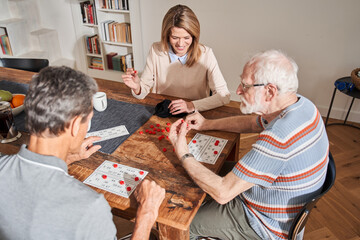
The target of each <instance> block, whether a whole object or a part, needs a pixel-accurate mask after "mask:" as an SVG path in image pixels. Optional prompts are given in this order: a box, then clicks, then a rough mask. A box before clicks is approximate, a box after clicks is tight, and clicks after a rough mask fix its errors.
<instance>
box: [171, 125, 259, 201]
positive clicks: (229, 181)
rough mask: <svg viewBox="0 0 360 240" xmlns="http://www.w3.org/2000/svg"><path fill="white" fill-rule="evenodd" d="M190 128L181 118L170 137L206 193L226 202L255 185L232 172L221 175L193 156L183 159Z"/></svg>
mask: <svg viewBox="0 0 360 240" xmlns="http://www.w3.org/2000/svg"><path fill="white" fill-rule="evenodd" d="M189 130H190V128H189V127H188V125H187V123H186V122H182V120H181V119H179V120H178V121H176V122H175V123H174V124H173V125H172V126H171V128H170V134H169V138H170V141H171V143H172V144H173V146H174V148H175V152H176V155H177V156H178V158H179V159H180V161H182V165H183V167H184V168H185V170H186V171H187V173H188V174H189V176H190V177H191V178H192V179H193V180H194V182H195V183H196V184H197V185H198V186H199V187H200V188H201V189H202V190H203V191H205V192H206V193H208V194H210V196H211V197H212V198H214V199H215V200H216V201H217V202H218V203H220V204H225V203H227V202H229V201H230V200H232V199H233V198H234V197H235V196H237V195H238V194H239V193H242V192H244V191H246V190H248V189H249V188H251V187H253V186H254V184H253V183H249V182H246V181H244V180H242V179H240V178H239V177H237V176H236V175H235V174H234V173H232V172H230V173H228V174H227V175H226V176H225V177H220V176H218V175H216V174H215V173H213V172H212V171H210V170H209V169H208V168H206V167H205V166H203V165H202V164H201V163H199V162H198V161H196V159H195V158H193V157H187V158H185V159H181V158H182V156H184V155H185V154H186V153H189V148H188V145H187V143H186V134H187V132H188V131H189Z"/></svg>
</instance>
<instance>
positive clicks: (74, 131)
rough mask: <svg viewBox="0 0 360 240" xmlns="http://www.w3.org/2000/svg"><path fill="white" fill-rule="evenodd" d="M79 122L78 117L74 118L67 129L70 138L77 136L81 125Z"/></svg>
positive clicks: (79, 118)
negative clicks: (68, 129)
mask: <svg viewBox="0 0 360 240" xmlns="http://www.w3.org/2000/svg"><path fill="white" fill-rule="evenodd" d="M81 120H82V118H81V117H80V116H76V117H74V118H73V119H72V120H71V122H70V126H69V128H70V134H71V136H72V137H76V136H77V135H78V133H79V130H80V125H81Z"/></svg>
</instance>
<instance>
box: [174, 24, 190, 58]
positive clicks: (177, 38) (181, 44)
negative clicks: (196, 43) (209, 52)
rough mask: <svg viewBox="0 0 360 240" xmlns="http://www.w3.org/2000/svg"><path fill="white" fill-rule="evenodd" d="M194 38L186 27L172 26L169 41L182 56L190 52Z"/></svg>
mask: <svg viewBox="0 0 360 240" xmlns="http://www.w3.org/2000/svg"><path fill="white" fill-rule="evenodd" d="M192 40H193V38H192V36H191V35H190V33H188V32H187V31H186V30H185V29H183V28H178V27H173V28H171V33H170V36H169V42H170V45H171V47H172V49H173V51H174V53H175V54H176V55H177V56H179V57H182V56H184V55H185V54H186V53H187V52H188V50H189V47H190V46H191V43H192Z"/></svg>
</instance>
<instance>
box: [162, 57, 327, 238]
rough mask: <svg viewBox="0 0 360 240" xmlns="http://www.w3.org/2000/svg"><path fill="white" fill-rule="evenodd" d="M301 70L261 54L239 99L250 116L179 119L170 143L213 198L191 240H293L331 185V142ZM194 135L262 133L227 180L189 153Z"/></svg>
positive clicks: (247, 71) (244, 77)
mask: <svg viewBox="0 0 360 240" xmlns="http://www.w3.org/2000/svg"><path fill="white" fill-rule="evenodd" d="M297 71H298V66H297V65H296V63H295V62H294V61H293V60H292V59H291V58H289V57H287V56H286V55H285V54H284V53H282V52H280V51H276V50H270V51H266V52H264V53H259V54H257V55H255V56H253V57H252V58H251V59H250V61H248V62H247V63H246V64H245V66H244V69H243V73H242V74H241V77H240V78H241V79H240V85H239V87H238V89H237V94H238V95H239V96H240V100H241V103H240V110H241V112H242V113H243V114H252V113H255V114H252V115H240V116H236V117H229V118H222V119H212V120H210V119H205V118H204V117H203V116H202V115H201V114H199V113H195V114H192V115H190V116H188V117H187V118H186V119H185V121H183V120H181V119H179V120H178V121H177V122H175V123H174V124H173V125H172V127H171V130H170V136H169V138H170V140H171V142H172V144H173V146H174V148H175V152H176V154H177V156H178V158H179V159H180V161H181V162H182V165H183V167H184V168H185V169H186V171H187V173H188V174H189V176H190V177H191V178H192V179H193V180H194V182H195V183H196V184H197V185H198V186H199V187H200V188H201V189H202V190H204V191H205V192H206V193H207V194H209V195H210V196H211V198H212V199H211V200H209V201H206V202H205V203H204V204H203V205H202V206H201V207H200V209H199V211H198V213H197V215H196V216H195V218H194V220H193V222H192V223H191V226H190V239H197V237H198V236H209V237H218V238H221V239H287V237H288V232H289V229H290V226H291V223H292V221H293V219H294V217H295V216H296V214H297V213H298V211H299V210H300V209H301V208H302V207H303V206H304V204H305V203H306V202H307V201H309V200H310V199H311V198H312V197H314V196H316V195H317V194H318V193H319V192H320V191H321V188H322V185H323V183H324V180H325V175H326V169H327V164H328V159H329V158H328V154H329V142H328V138H327V135H326V131H325V127H324V123H323V121H322V118H321V115H320V113H319V111H318V110H317V108H316V107H315V105H314V104H313V103H312V102H311V101H310V100H308V99H307V98H305V97H303V96H301V95H299V94H297V88H298V78H297ZM190 129H196V130H222V131H230V132H237V133H250V132H252V133H260V134H259V137H258V139H257V141H256V142H255V143H254V144H253V145H252V149H251V150H250V151H249V152H248V153H247V154H246V155H245V156H244V157H242V158H241V159H240V160H239V161H238V162H237V163H236V162H235V163H234V164H233V167H232V170H231V171H230V172H228V173H227V174H226V175H224V176H219V175H217V174H215V173H213V172H212V171H210V170H209V169H207V168H206V167H204V166H203V165H202V164H201V163H199V162H198V161H196V159H195V158H194V157H193V156H192V154H191V153H189V149H188V146H187V142H186V134H187V132H188V131H189V130H190Z"/></svg>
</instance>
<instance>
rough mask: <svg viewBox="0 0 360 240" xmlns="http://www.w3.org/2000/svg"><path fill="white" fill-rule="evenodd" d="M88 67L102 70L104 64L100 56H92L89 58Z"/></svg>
mask: <svg viewBox="0 0 360 240" xmlns="http://www.w3.org/2000/svg"><path fill="white" fill-rule="evenodd" d="M89 68H92V69H98V70H104V65H103V61H102V58H100V57H92V58H91V59H90V66H89Z"/></svg>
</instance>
